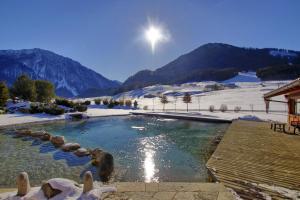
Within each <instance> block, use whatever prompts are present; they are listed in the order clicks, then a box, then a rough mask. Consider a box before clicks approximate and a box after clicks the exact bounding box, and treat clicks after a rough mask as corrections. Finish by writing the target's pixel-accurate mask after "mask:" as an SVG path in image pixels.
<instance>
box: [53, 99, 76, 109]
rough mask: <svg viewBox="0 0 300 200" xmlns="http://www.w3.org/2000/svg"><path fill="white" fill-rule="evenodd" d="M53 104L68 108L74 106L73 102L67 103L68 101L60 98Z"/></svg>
mask: <svg viewBox="0 0 300 200" xmlns="http://www.w3.org/2000/svg"><path fill="white" fill-rule="evenodd" d="M55 104H57V105H61V106H66V107H69V108H73V107H74V105H75V104H74V102H73V101H69V100H68V99H62V98H59V99H55Z"/></svg>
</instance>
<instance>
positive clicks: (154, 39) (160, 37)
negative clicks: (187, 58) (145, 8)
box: [144, 24, 169, 53]
mask: <svg viewBox="0 0 300 200" xmlns="http://www.w3.org/2000/svg"><path fill="white" fill-rule="evenodd" d="M144 36H145V39H146V41H147V42H148V43H149V44H150V47H151V50H152V53H154V52H155V49H156V46H157V45H158V43H162V42H167V41H168V39H169V36H168V33H167V31H166V30H164V29H163V28H161V27H159V26H157V25H153V24H150V25H149V26H148V27H147V28H146V29H145V32H144Z"/></svg>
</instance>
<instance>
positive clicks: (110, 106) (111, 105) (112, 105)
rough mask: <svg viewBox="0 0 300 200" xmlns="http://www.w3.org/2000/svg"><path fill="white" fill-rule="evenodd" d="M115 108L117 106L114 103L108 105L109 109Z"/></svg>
mask: <svg viewBox="0 0 300 200" xmlns="http://www.w3.org/2000/svg"><path fill="white" fill-rule="evenodd" d="M114 106H115V104H114V102H110V103H109V104H108V105H107V107H108V108H113V107H114Z"/></svg>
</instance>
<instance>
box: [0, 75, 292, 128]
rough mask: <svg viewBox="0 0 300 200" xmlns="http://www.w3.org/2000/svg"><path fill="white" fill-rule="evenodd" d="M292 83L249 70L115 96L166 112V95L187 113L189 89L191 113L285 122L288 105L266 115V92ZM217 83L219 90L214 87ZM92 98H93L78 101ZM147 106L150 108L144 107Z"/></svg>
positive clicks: (101, 112) (14, 119)
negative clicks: (211, 109)
mask: <svg viewBox="0 0 300 200" xmlns="http://www.w3.org/2000/svg"><path fill="white" fill-rule="evenodd" d="M236 81H239V82H236ZM249 81H250V82H249ZM289 82H290V81H268V82H261V81H260V80H259V79H258V78H257V77H256V75H255V74H253V73H252V72H250V73H239V74H238V75H237V76H236V77H233V78H232V79H229V80H227V81H224V82H223V83H222V84H220V83H216V82H212V81H210V82H195V83H185V84H181V85H153V86H149V87H145V88H142V89H137V90H132V91H129V92H125V93H121V94H118V95H115V96H113V97H112V98H114V99H123V98H124V99H134V100H136V101H137V102H138V104H139V106H138V107H139V108H140V111H139V112H147V111H155V112H161V111H163V104H162V103H161V102H160V98H159V96H160V95H161V94H165V95H166V96H167V98H168V101H169V103H167V104H165V111H166V112H180V113H186V109H187V105H186V104H185V103H184V102H183V101H182V98H183V95H184V94H185V93H186V92H188V93H190V94H191V95H192V102H191V103H190V104H188V108H189V113H190V114H197V115H199V116H200V115H201V114H202V115H209V116H212V117H217V118H223V119H238V118H245V116H247V117H246V118H253V116H255V117H258V118H260V119H262V120H275V121H282V122H286V120H287V104H286V103H278V102H271V103H270V113H268V114H267V113H266V112H265V102H264V99H263V95H264V94H265V93H267V92H269V91H271V90H274V89H276V88H278V87H280V86H283V85H285V84H287V83H289ZM216 85H217V87H218V89H220V90H215V89H216ZM102 98H104V97H102ZM105 98H110V97H105ZM93 99H94V98H87V99H77V100H80V101H82V100H93ZM274 100H279V101H286V100H285V98H284V97H283V96H279V97H276V98H274ZM222 104H224V105H226V106H227V107H228V111H226V112H220V111H219V108H220V106H221V105H222ZM210 106H214V108H215V111H214V112H209V107H210ZM235 107H240V108H241V111H239V112H234V111H233V110H234V109H235ZM146 108H147V111H146V110H144V109H146ZM131 111H132V110H130V109H105V108H103V106H96V105H94V103H93V102H92V105H91V106H89V109H88V111H87V115H88V116H90V117H100V116H112V115H127V114H130V112H131ZM186 114H187V113H186ZM64 118H65V116H50V115H47V114H34V115H30V114H5V115H0V126H3V125H10V124H22V123H28V122H41V121H48V120H59V119H64Z"/></svg>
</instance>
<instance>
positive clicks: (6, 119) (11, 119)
mask: <svg viewBox="0 0 300 200" xmlns="http://www.w3.org/2000/svg"><path fill="white" fill-rule="evenodd" d="M130 111H131V110H124V109H100V108H90V109H88V111H87V115H88V116H90V117H105V116H116V115H117V116H119V115H128V114H130ZM63 119H65V115H60V116H53V115H48V114H23V113H16V114H4V115H0V126H6V125H13V124H23V123H31V122H43V121H52V120H63Z"/></svg>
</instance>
